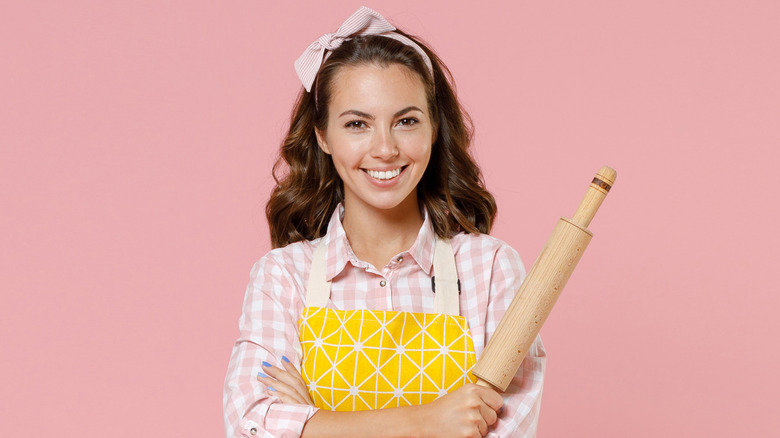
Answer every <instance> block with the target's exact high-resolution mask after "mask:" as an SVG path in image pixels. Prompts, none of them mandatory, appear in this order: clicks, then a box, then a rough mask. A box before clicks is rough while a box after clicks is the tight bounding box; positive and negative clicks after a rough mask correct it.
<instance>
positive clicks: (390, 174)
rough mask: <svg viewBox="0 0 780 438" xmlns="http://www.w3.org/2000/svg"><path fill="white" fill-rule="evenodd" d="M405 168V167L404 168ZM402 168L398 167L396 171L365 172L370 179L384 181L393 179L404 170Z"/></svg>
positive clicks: (366, 170) (367, 170)
mask: <svg viewBox="0 0 780 438" xmlns="http://www.w3.org/2000/svg"><path fill="white" fill-rule="evenodd" d="M404 167H406V166H404ZM404 167H399V168H398V169H393V170H369V169H365V172H366V173H367V174H368V176H370V177H371V178H374V179H378V180H382V181H386V180H389V179H393V178H395V177H397V176H398V175H400V174H401V171H402V170H403V169H404Z"/></svg>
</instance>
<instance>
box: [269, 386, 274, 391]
mask: <svg viewBox="0 0 780 438" xmlns="http://www.w3.org/2000/svg"><path fill="white" fill-rule="evenodd" d="M268 390H269V391H274V392H276V390H275V389H273V388H272V387H270V386H269V387H268Z"/></svg>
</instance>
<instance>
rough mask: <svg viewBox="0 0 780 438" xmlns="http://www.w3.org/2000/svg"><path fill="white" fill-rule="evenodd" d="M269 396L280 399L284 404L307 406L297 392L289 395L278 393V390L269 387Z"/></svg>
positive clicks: (280, 391)
mask: <svg viewBox="0 0 780 438" xmlns="http://www.w3.org/2000/svg"><path fill="white" fill-rule="evenodd" d="M267 392H268V395H270V396H275V397H278V398H279V400H281V401H282V403H284V404H298V405H300V404H306V403H305V402H304V401H303V400H301V399H300V396H299V395H298V393H297V392H293V393H288V392H285V391H282V390H279V391H277V390H276V388H273V387H268V391H267Z"/></svg>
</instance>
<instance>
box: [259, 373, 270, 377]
mask: <svg viewBox="0 0 780 438" xmlns="http://www.w3.org/2000/svg"><path fill="white" fill-rule="evenodd" d="M257 377H268V376H266V375H265V373H257Z"/></svg>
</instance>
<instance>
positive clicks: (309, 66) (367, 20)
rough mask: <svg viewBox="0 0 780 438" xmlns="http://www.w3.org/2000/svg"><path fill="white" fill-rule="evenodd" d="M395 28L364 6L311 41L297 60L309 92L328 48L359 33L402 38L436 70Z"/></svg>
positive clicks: (337, 45) (298, 71) (414, 45)
mask: <svg viewBox="0 0 780 438" xmlns="http://www.w3.org/2000/svg"><path fill="white" fill-rule="evenodd" d="M394 30H395V26H393V25H392V24H390V23H389V22H388V21H387V20H385V17H383V16H381V15H380V14H379V13H378V12H376V11H374V10H373V9H371V8H367V7H365V6H361V7H360V9H358V10H357V12H355V13H354V14H352V15H351V16H350V17H349V18H347V20H346V21H344V23H343V24H342V25H341V26H340V27H339V28H338V30H337V31H336V32H335V33H326V34H325V35H323V36H321V37H319V38H318V39H317V41H315V42H313V43H311V45H310V46H309V47H308V48H306V50H304V52H303V54H302V55H301V56H300V57H299V58H298V59H297V60H296V61H295V71H296V72H297V73H298V77H299V78H300V79H301V82H302V83H303V86H304V88H306V91H311V87H312V85H313V84H314V79H315V78H316V77H317V72H318V71H319V70H320V66H321V65H322V63H323V61H324V60H325V59H326V56H325V52H326V51H328V50H335V49H337V48H338V47H340V46H341V44H342V43H344V41H348V40H350V39H352V37H354V36H357V35H380V36H384V37H388V38H392V39H394V40H397V41H400V42H402V43H404V44H406V45H407V46H411V47H412V48H414V49H415V50H417V52H418V53H420V55H421V56H422V57H423V60H425V64H426V65H427V66H428V70H429V71H431V72H432V71H433V68H432V66H431V60H430V59H428V56H427V55H426V54H425V52H424V51H423V50H422V48H420V46H418V45H417V44H416V43H415V42H414V41H412V40H410V39H409V38H407V37H405V36H403V35H401V34H399V33H396V32H394Z"/></svg>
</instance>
